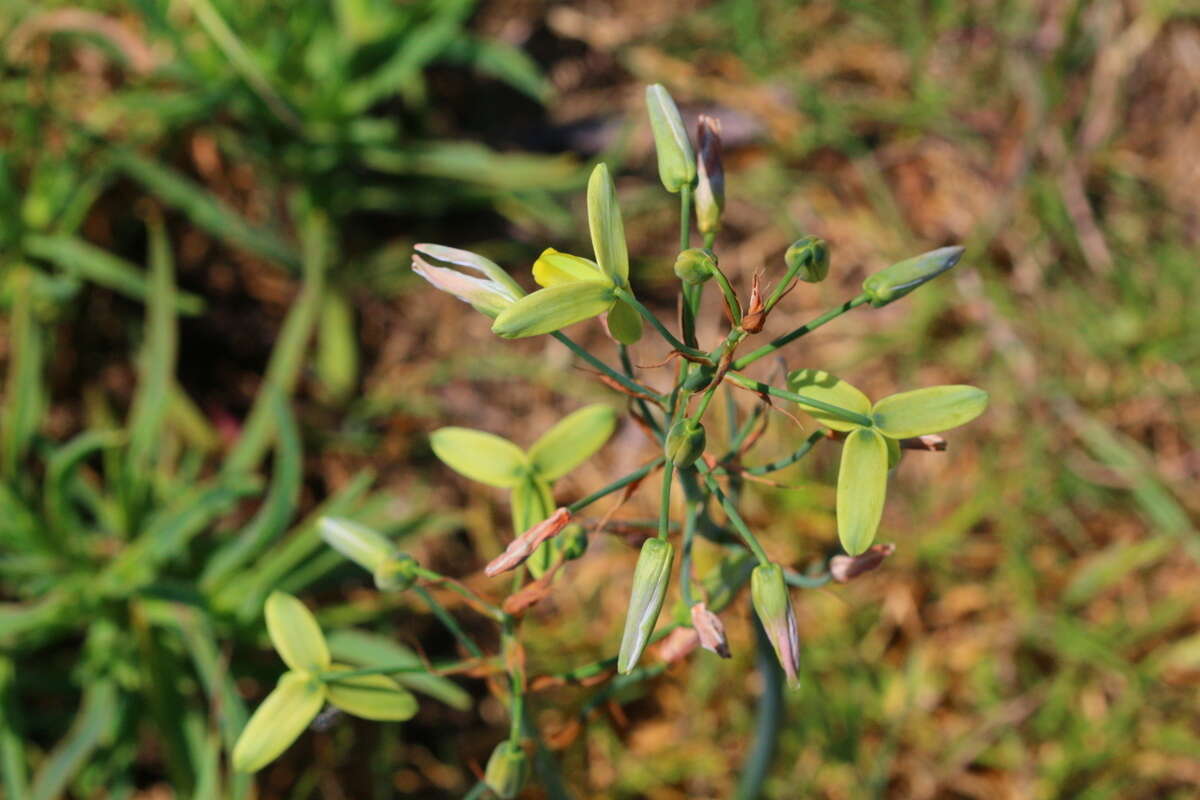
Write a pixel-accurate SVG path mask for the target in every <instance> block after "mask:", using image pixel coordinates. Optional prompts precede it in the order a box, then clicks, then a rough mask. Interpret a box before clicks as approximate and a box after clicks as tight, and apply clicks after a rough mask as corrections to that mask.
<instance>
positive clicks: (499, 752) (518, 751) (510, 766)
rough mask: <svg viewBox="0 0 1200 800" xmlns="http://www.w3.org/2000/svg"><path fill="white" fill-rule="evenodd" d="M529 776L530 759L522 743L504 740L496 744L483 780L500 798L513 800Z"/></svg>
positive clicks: (501, 799)
mask: <svg viewBox="0 0 1200 800" xmlns="http://www.w3.org/2000/svg"><path fill="white" fill-rule="evenodd" d="M528 777H529V760H528V759H527V758H526V757H525V751H524V750H523V749H522V748H521V745H519V744H517V743H516V742H513V741H503V742H501V743H500V744H498V745H496V749H495V750H493V751H492V755H491V758H489V759H488V763H487V769H485V770H484V773H483V782H484V783H486V784H487V787H488V788H489V789H491V790H492V792H494V793H495V795H496V796H497V797H499V798H500V800H512V798H514V797H516V796H517V795H518V794H519V793H520V791H521V788H522V787H524V786H525V780H526V779H527V778H528Z"/></svg>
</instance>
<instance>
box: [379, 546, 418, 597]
mask: <svg viewBox="0 0 1200 800" xmlns="http://www.w3.org/2000/svg"><path fill="white" fill-rule="evenodd" d="M374 577H375V588H376V589H379V590H380V591H381V592H404V591H407V590H408V589H409V588H411V587H412V585H413V584H414V583H416V582H417V562H416V559H414V558H413V557H412V556H410V555H407V554H405V553H396V554H395V555H394V556H392V557H391V558H387V559H385V560H384V561H383V562H382V563H380V565H379V566H378V567H376V568H375V570H374Z"/></svg>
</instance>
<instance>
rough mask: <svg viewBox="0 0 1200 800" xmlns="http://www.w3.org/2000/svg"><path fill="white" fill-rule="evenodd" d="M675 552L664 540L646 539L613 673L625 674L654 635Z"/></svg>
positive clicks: (634, 578) (634, 575)
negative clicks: (615, 669) (615, 670)
mask: <svg viewBox="0 0 1200 800" xmlns="http://www.w3.org/2000/svg"><path fill="white" fill-rule="evenodd" d="M674 558H675V548H674V546H673V545H672V544H671V543H670V542H668V541H667V540H666V539H647V540H646V543H645V544H643V545H642V552H641V554H640V555H639V556H638V563H637V568H636V569H635V570H634V572H633V591H632V592H631V593H630V595H629V610H628V611H627V612H626V614H625V632H624V633H623V634H622V636H621V652H620V654H619V655H618V656H617V672H620V673H621V674H622V675H625V674H628V673H629V671H630V670H632V669H633V668H634V666H635V665H636V664H637V662H638V659H639V658H640V657H641V655H642V651H643V650H645V649H646V644H647V643H648V642H649V641H650V634H652V633H653V632H654V624H655V623H656V622H657V621H658V612H659V611H661V610H662V604H663V598H664V597H666V594H667V584H669V583H670V581H671V562H672V561H673V560H674Z"/></svg>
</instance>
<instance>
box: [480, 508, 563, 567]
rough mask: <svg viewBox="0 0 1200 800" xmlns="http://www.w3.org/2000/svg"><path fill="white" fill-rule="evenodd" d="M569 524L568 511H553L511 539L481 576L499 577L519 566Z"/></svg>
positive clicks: (561, 509) (560, 509)
mask: <svg viewBox="0 0 1200 800" xmlns="http://www.w3.org/2000/svg"><path fill="white" fill-rule="evenodd" d="M570 523H571V512H570V511H568V510H567V509H565V508H559V509H557V510H555V512H554V513H553V514H551V515H550V517H549V519H547V520H546V521H544V522H539V523H538V524H537V525H534V526H533V527H532V528H530V529H529V530H527V531H525V532H524V533H522V534H521V535H520V536H518V537H517V538H516V539H513V540H512V542H511V543H510V544H509V545H508V547H507V548H505V550H504V552H503V553H501V554H500V555H498V556H496V558H494V559H492V561H491V562H490V563H489V564H488V565H487V566H486V567H484V568H483V574H484V575H487V576H488V577H489V578H491V577H494V576H496V575H499V574H500V573H501V572H508V571H509V570H510V569H514V568H516V567H518V566H520V565H521V564H523V563H525V559H527V558H529V557H530V556H531V555H533V551H534V550H537V548H538V545H540V544H541V543H542V542H544V541H546V540H547V539H549V538H551V537H553V536H556V535H558V534H559V533H561V532H562V529H563V528H565V527H567V525H569V524H570Z"/></svg>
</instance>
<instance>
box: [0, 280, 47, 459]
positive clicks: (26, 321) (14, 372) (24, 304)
mask: <svg viewBox="0 0 1200 800" xmlns="http://www.w3.org/2000/svg"><path fill="white" fill-rule="evenodd" d="M31 278H32V276H31V275H30V274H29V273H28V272H23V273H22V274H21V275H20V276H19V284H18V286H19V288H18V290H17V292H16V296H15V298H14V301H13V305H14V308H13V315H12V327H11V336H12V338H11V340H10V347H11V349H10V353H11V355H10V360H9V366H8V380H7V384H6V386H5V398H4V409H3V425H4V428H3V431H2V432H0V434H2V435H3V441H2V445H3V468H4V474H5V476H7V477H8V478H9V479H10V480H12V479H14V478H15V477H16V476H17V472H18V468H19V466H20V462H21V460H22V459H23V458H24V457H25V453H26V451H28V449H29V446H30V444H31V443H32V442H33V437H34V435H35V434H36V433H37V429H38V426H39V425H40V424H41V421H42V411H43V408H44V406H45V404H46V392H45V389H44V387H43V384H42V370H43V367H44V363H43V362H44V359H45V355H44V352H43V351H44V349H45V348H44V343H43V337H44V334H43V332H42V329H41V326H40V325H39V324H38V321H37V319H36V318H35V316H34V302H33V297H32V293H31V292H30V285H31Z"/></svg>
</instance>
